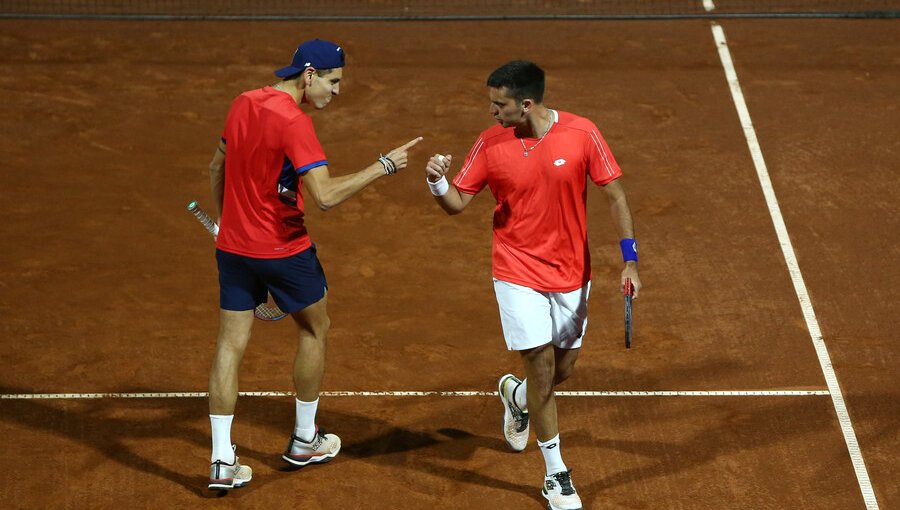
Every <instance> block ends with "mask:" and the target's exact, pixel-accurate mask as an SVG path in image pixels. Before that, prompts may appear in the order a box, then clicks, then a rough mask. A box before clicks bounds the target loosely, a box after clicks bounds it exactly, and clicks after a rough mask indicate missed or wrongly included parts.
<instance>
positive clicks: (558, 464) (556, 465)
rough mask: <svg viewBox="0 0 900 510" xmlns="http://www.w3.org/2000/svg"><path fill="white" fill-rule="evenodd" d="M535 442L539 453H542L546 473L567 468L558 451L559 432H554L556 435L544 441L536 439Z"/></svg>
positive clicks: (550, 473)
mask: <svg viewBox="0 0 900 510" xmlns="http://www.w3.org/2000/svg"><path fill="white" fill-rule="evenodd" d="M537 444H538V447H540V449H541V453H542V454H544V464H546V465H547V474H548V475H552V474H555V473H561V472H563V471H568V470H569V469H568V468H567V467H566V464H565V463H564V462H563V460H562V452H560V451H559V450H560V447H559V434H556V437H554V438H553V439H550V440H548V441H546V442H543V443H542V442H540V441H538V442H537Z"/></svg>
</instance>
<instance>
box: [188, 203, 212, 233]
mask: <svg viewBox="0 0 900 510" xmlns="http://www.w3.org/2000/svg"><path fill="white" fill-rule="evenodd" d="M187 210H188V212H190V213H191V214H193V215H194V217H195V218H197V221H199V222H200V223H202V224H203V226H204V227H205V228H206V230H208V231H209V233H210V234H212V235H213V237H218V235H219V226H218V225H216V222H215V221H213V219H212V218H210V217H209V215H208V214H206V211H204V210H203V209H201V208H200V204H198V203H197V201H196V200H195V201H193V202H191V203H189V204H188V205H187Z"/></svg>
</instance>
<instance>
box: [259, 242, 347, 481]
mask: <svg viewBox="0 0 900 510" xmlns="http://www.w3.org/2000/svg"><path fill="white" fill-rule="evenodd" d="M273 268H274V269H273V274H277V275H278V277H277V278H276V279H273V280H272V281H270V282H269V292H270V293H271V294H272V297H273V298H274V299H275V301H276V303H277V304H278V306H279V307H280V308H281V309H282V310H284V311H286V312H289V313H290V315H291V317H292V318H293V320H294V323H295V324H296V325H297V336H298V342H297V352H296V355H295V356H294V364H293V379H294V389H295V390H296V399H295V401H294V411H295V413H294V414H295V421H294V432H293V434H291V439H290V441H289V442H288V446H287V448H286V449H285V452H284V454H283V455H282V458H283V459H284V460H285V461H287V462H289V463H291V464H293V465H296V466H305V465H307V464H311V463H321V462H327V461H329V460H331V459H332V458H333V457H334V456H335V455H337V453H338V451H340V448H341V441H340V438H338V437H337V436H336V435H334V434H326V433H325V431H324V430H320V429H319V428H318V427H317V426H316V414H317V411H318V406H319V389H320V387H321V385H322V378H323V377H324V375H325V351H326V345H327V337H328V329H329V328H330V327H331V320H330V319H329V317H328V298H327V295H326V291H327V282H326V280H325V272H324V271H323V270H322V266H321V264H320V263H319V260H318V257H317V255H316V248H315V246H312V247H310V248H309V249H307V250H305V251H303V252H301V253H299V254H297V255H294V256H292V257H288V258H287V259H284V260H281V261H277V262H273Z"/></svg>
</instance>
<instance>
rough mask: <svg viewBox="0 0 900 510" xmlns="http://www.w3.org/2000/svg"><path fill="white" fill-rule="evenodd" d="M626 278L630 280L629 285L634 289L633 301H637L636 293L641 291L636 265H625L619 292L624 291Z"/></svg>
mask: <svg viewBox="0 0 900 510" xmlns="http://www.w3.org/2000/svg"><path fill="white" fill-rule="evenodd" d="M626 278H631V285H632V286H633V287H634V296H633V299H637V297H638V292H640V290H641V278H640V277H639V276H638V270H637V265H635V264H625V269H623V270H622V283H621V284H620V287H619V290H621V291H623V292H624V291H625V279H626Z"/></svg>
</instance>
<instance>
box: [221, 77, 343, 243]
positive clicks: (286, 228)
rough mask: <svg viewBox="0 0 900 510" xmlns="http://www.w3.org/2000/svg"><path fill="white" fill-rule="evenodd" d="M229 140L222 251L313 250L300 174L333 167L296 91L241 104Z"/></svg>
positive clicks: (260, 95)
mask: <svg viewBox="0 0 900 510" xmlns="http://www.w3.org/2000/svg"><path fill="white" fill-rule="evenodd" d="M222 141H224V142H225V147H226V149H225V195H224V200H223V204H222V218H221V220H220V224H219V237H218V240H217V242H216V247H217V248H219V249H220V250H222V251H226V252H229V253H235V254H238V255H245V256H248V257H255V258H281V257H288V256H290V255H293V254H295V253H298V252H301V251H303V250H305V249H307V248H309V246H310V245H311V244H312V242H311V241H310V239H309V234H308V233H307V232H306V226H305V225H304V224H303V195H302V194H301V190H302V188H303V181H302V180H301V179H300V176H301V175H303V174H304V173H306V172H308V171H309V170H311V169H313V168H316V167H318V166H322V165H327V164H328V161H327V160H326V159H325V151H324V150H322V145H321V144H320V143H319V139H318V138H316V132H315V130H314V128H313V124H312V119H310V118H309V116H308V115H306V114H305V113H303V110H301V109H300V107H298V106H297V103H296V102H294V99H293V98H292V97H291V96H290V95H289V94H287V93H285V92H281V91H278V90H275V89H274V88H272V87H263V88H261V89H256V90H251V91H248V92H244V93H243V94H241V95H240V96H238V97H237V98H236V99H235V100H234V102H233V103H232V104H231V109H229V111H228V116H227V118H226V120H225V130H224V132H223V134H222Z"/></svg>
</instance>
